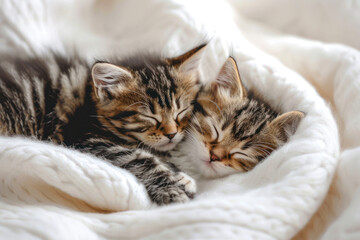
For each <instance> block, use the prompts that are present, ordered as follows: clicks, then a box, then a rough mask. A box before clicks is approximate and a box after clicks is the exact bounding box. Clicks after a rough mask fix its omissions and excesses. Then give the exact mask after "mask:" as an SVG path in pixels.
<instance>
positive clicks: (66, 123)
mask: <svg viewBox="0 0 360 240" xmlns="http://www.w3.org/2000/svg"><path fill="white" fill-rule="evenodd" d="M202 48H203V46H200V47H198V48H195V49H193V50H191V51H189V52H187V53H185V54H183V55H181V56H179V57H176V58H172V59H161V58H155V57H145V56H139V57H134V58H131V59H127V60H125V61H115V62H112V63H109V62H97V63H95V64H94V65H93V66H92V67H89V66H88V65H87V64H86V63H85V62H84V61H82V60H81V59H78V58H74V59H71V60H70V59H66V58H63V57H60V56H57V55H53V56H50V57H46V58H42V59H41V58H29V59H25V60H22V59H9V58H8V59H6V60H5V59H3V60H2V61H1V62H0V134H1V135H6V136H14V135H21V136H27V137H34V138H36V139H39V140H43V141H52V142H54V143H57V144H62V145H65V146H69V147H71V148H75V149H78V150H80V151H82V152H86V153H92V154H94V155H96V156H98V157H100V158H103V159H104V160H106V161H108V162H110V163H112V164H113V165H115V166H118V167H121V168H125V169H127V170H129V171H130V172H131V173H133V174H134V175H135V176H136V177H137V178H138V179H139V181H140V182H142V183H143V184H144V185H145V187H146V189H147V192H148V194H149V196H150V198H151V200H152V201H153V202H155V203H157V204H159V205H162V204H168V203H172V202H184V201H187V200H189V199H190V198H193V196H194V193H195V183H194V181H193V180H192V178H190V177H189V176H188V175H186V174H185V173H182V172H180V171H179V170H178V169H177V168H176V167H175V166H174V165H173V164H169V163H166V162H162V161H161V160H160V158H159V157H158V155H163V154H164V153H165V154H166V152H168V151H169V150H171V149H172V148H174V147H175V146H176V144H177V143H179V142H180V141H181V140H182V138H183V136H184V131H185V127H186V126H187V125H188V122H189V120H190V117H191V114H192V110H193V105H192V104H191V103H192V101H193V100H194V99H195V98H196V95H197V93H198V90H199V88H200V84H199V82H198V77H197V64H198V62H199V59H200V52H201V51H200V50H201V49H202Z"/></svg>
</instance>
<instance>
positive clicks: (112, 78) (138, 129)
mask: <svg viewBox="0 0 360 240" xmlns="http://www.w3.org/2000/svg"><path fill="white" fill-rule="evenodd" d="M202 49H203V46H200V47H198V48H195V49H193V50H191V51H189V52H187V53H185V54H183V55H181V56H179V57H176V58H172V59H165V60H161V59H149V58H148V57H147V58H135V59H129V60H126V61H123V62H122V63H120V64H116V65H115V64H110V63H106V62H98V63H96V64H94V66H93V67H92V71H91V73H92V78H93V83H94V84H93V85H94V94H93V98H94V99H95V101H96V102H97V115H98V119H99V121H100V122H101V123H102V125H103V126H104V127H105V128H106V129H108V130H110V131H111V132H112V133H114V134H115V135H117V136H118V137H120V138H122V139H125V140H126V141H127V142H128V143H130V144H133V145H134V146H136V145H138V144H140V147H151V148H154V149H156V150H158V151H167V150H170V149H172V148H174V147H175V145H176V144H177V143H178V142H179V141H180V140H181V139H182V138H183V135H184V130H185V127H187V125H188V122H189V120H190V116H191V113H192V110H193V105H192V104H191V103H192V101H193V100H194V99H195V97H196V94H197V93H198V90H199V88H200V83H199V80H198V71H197V70H198V64H199V62H200V57H201V52H202ZM142 144H143V145H145V146H142Z"/></svg>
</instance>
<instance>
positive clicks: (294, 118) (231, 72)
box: [170, 58, 305, 178]
mask: <svg viewBox="0 0 360 240" xmlns="http://www.w3.org/2000/svg"><path fill="white" fill-rule="evenodd" d="M304 116H305V115H304V113H303V112H299V111H292V112H288V113H284V114H281V115H280V114H279V113H278V112H276V111H275V110H273V109H272V108H271V107H270V106H269V105H268V104H266V103H265V102H263V101H261V100H260V99H258V98H256V97H255V96H254V95H253V94H252V93H249V92H247V90H246V89H245V87H244V85H243V84H242V82H241V79H240V75H239V72H238V69H237V66H236V62H235V61H234V59H233V58H229V59H228V60H227V61H226V62H225V64H224V65H223V67H222V69H221V71H220V73H219V75H218V77H217V79H216V80H215V81H213V82H210V83H208V84H206V85H205V86H204V87H203V89H202V90H201V91H200V93H199V96H198V98H197V99H196V100H195V101H194V114H193V117H192V120H191V123H190V128H189V130H188V134H187V137H186V140H185V141H184V142H183V143H182V144H181V145H179V146H178V147H177V149H176V151H173V152H172V158H171V159H170V161H172V162H174V163H175V164H177V165H178V166H179V167H180V168H181V169H182V170H184V171H185V172H188V173H190V174H191V175H192V176H195V177H196V178H199V177H205V178H216V177H222V176H226V175H229V174H232V173H236V172H246V171H249V170H251V169H253V168H254V167H255V166H256V165H257V164H258V163H259V162H261V161H262V160H263V159H264V158H266V157H267V156H268V155H269V154H271V152H272V151H274V150H276V149H277V148H278V147H280V146H282V145H283V144H284V143H286V142H287V141H288V139H289V137H290V136H291V135H292V134H294V133H295V131H296V129H297V127H298V124H299V123H300V121H301V119H302V118H303V117H304Z"/></svg>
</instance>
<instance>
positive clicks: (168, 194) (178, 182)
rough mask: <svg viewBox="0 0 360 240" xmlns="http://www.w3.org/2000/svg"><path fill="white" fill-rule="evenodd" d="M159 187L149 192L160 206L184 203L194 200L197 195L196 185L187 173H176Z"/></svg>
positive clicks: (154, 187)
mask: <svg viewBox="0 0 360 240" xmlns="http://www.w3.org/2000/svg"><path fill="white" fill-rule="evenodd" d="M162 180H163V181H162V182H161V183H160V185H158V186H153V188H152V189H151V190H150V191H149V194H150V197H151V198H152V200H153V201H154V202H155V203H157V204H158V205H166V204H170V203H184V202H187V201H189V200H190V199H193V198H194V196H195V193H196V183H195V180H194V179H192V178H191V177H190V176H188V175H187V174H185V173H182V172H178V173H174V175H173V176H171V177H169V178H167V179H166V180H165V179H162Z"/></svg>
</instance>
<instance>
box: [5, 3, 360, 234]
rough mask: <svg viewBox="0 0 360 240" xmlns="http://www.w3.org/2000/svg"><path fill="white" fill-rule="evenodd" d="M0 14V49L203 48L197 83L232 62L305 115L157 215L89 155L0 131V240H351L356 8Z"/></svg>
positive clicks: (141, 195)
mask: <svg viewBox="0 0 360 240" xmlns="http://www.w3.org/2000/svg"><path fill="white" fill-rule="evenodd" d="M0 6H1V7H0V53H6V54H13V55H32V54H35V53H36V54H42V53H45V52H46V51H47V50H48V48H49V47H51V48H52V49H55V50H56V51H60V52H64V53H68V52H71V51H73V50H74V49H76V51H77V52H80V53H81V54H82V55H85V56H87V57H88V58H89V60H92V59H93V58H95V57H97V58H101V57H102V56H108V55H109V54H116V55H118V56H127V55H129V54H132V53H134V52H138V51H149V52H156V53H161V54H163V55H164V56H175V55H177V54H179V53H182V52H185V51H186V50H189V49H191V48H192V47H194V46H196V45H198V44H200V43H203V42H205V41H210V43H209V47H208V48H207V49H206V52H205V55H206V57H205V58H204V59H206V60H204V61H203V62H202V65H201V67H202V78H203V80H206V79H211V78H212V77H214V76H215V74H217V71H218V70H219V68H220V66H221V65H222V63H223V62H224V61H225V59H226V58H227V56H228V55H229V54H231V55H232V56H234V57H235V59H236V60H237V62H238V67H239V70H240V73H241V76H242V78H243V80H244V82H245V83H246V85H247V86H248V87H249V88H254V89H256V90H257V91H259V92H260V93H262V94H263V96H264V98H265V99H266V100H267V101H268V102H269V103H270V104H271V105H272V106H274V107H275V108H277V109H279V110H282V111H289V110H295V109H296V110H302V111H304V112H306V117H305V118H304V120H303V121H302V122H301V124H300V126H299V128H298V131H297V132H296V134H295V135H294V136H293V137H292V138H291V140H290V142H289V143H288V144H286V145H285V146H284V147H282V148H280V149H279V150H277V151H275V152H274V153H273V154H272V155H271V156H270V157H269V158H268V159H267V160H266V161H264V162H263V163H262V164H260V165H258V166H257V167H256V168H255V169H254V170H252V171H250V172H249V173H246V174H235V175H232V176H229V177H227V178H223V179H218V180H213V181H205V182H201V183H200V184H199V193H198V195H197V198H196V199H195V200H193V201H191V202H189V203H186V204H174V205H169V206H166V207H161V208H160V207H154V206H152V205H151V204H150V202H149V199H148V197H147V195H146V192H145V190H144V188H143V187H142V186H141V185H140V184H139V183H138V182H137V181H136V179H135V178H134V177H133V176H132V175H131V174H129V173H128V172H126V171H124V170H122V169H118V168H116V167H113V166H111V165H110V164H107V163H106V162H103V161H101V160H99V159H97V158H95V157H93V156H91V155H86V154H81V153H78V152H76V151H73V150H69V149H65V148H63V147H59V146H55V145H50V144H46V143H41V142H36V141H33V140H28V139H21V138H8V137H0V239H59V240H60V239H61V240H62V239H88V240H89V239H154V240H155V239H156V240H157V239H290V238H293V237H295V238H296V239H360V201H359V200H360V187H359V186H360V175H359V174H358V172H359V171H360V163H359V161H358V159H359V158H360V138H359V136H360V124H359V122H360V111H359V110H360V52H359V49H360V41H359V39H360V1H359V0H352V1H351V0H329V1H323V0H294V1H285V0H240V1H235V0H234V1H229V2H226V1H205V0H203V1H200V0H192V1H177V0H171V1H158V0H136V1H135V0H121V1H115V0H109V1H100V0H97V1H96V0H31V1H27V0H17V1H13V0H0ZM287 34H292V35H291V36H290V35H287ZM309 39H315V40H317V41H315V40H309ZM337 43H341V44H337ZM338 133H340V134H338ZM334 176H335V177H334ZM329 186H331V187H330V191H329ZM324 199H325V201H324Z"/></svg>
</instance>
